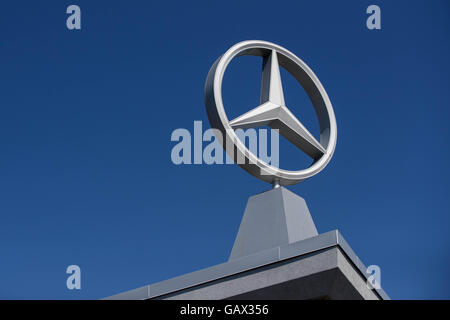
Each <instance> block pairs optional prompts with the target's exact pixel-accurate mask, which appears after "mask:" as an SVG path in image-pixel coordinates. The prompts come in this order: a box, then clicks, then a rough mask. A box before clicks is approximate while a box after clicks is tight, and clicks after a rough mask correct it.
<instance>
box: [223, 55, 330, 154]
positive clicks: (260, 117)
mask: <svg viewBox="0 0 450 320" xmlns="http://www.w3.org/2000/svg"><path fill="white" fill-rule="evenodd" d="M230 125H231V127H232V128H233V129H239V128H254V127H259V126H266V125H267V126H270V127H271V128H273V129H278V130H279V132H280V134H281V135H282V136H284V137H285V138H286V139H288V140H289V141H290V142H292V143H293V144H294V145H296V146H297V147H298V148H300V149H301V150H302V151H303V152H305V153H306V154H308V155H309V156H310V157H311V158H313V159H315V160H317V159H319V158H320V157H322V155H324V154H325V153H326V150H325V148H324V147H323V146H322V145H321V144H320V142H318V141H317V140H316V138H314V136H313V135H312V134H311V133H310V132H309V131H308V130H307V129H306V128H305V126H304V125H303V124H302V123H301V122H300V121H299V120H298V119H297V118H296V117H295V116H294V115H293V114H292V112H291V111H290V110H289V109H288V108H287V107H286V104H285V102H284V94H283V86H282V83H281V76H280V67H279V65H278V57H277V52H276V51H275V50H272V51H271V53H270V54H269V55H268V56H266V57H264V58H263V71H262V79H261V95H260V105H259V106H258V107H256V108H254V109H252V110H250V111H249V112H246V113H244V114H243V115H241V116H239V117H237V118H235V119H233V120H232V121H230Z"/></svg>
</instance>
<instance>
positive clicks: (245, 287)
mask: <svg viewBox="0 0 450 320" xmlns="http://www.w3.org/2000/svg"><path fill="white" fill-rule="evenodd" d="M367 276H368V275H367V274H366V267H365V266H364V264H363V263H362V262H361V261H360V260H359V258H358V257H357V256H356V254H355V253H354V252H353V250H352V249H351V248H350V246H349V245H348V244H347V242H346V241H345V240H344V238H343V237H342V235H341V234H340V233H339V231H337V230H335V231H330V232H327V233H324V234H320V235H318V234H317V230H316V227H315V225H314V222H313V220H312V218H311V215H310V214H309V211H308V208H307V206H306V203H305V201H304V200H303V199H302V198H300V197H299V196H297V195H295V194H293V193H292V192H290V191H289V190H287V189H285V188H277V189H273V190H270V191H267V192H265V193H262V194H259V195H256V196H254V197H251V198H250V199H249V201H248V203H247V207H246V210H245V213H244V217H243V219H242V222H241V225H240V228H239V232H238V235H237V237H236V240H235V243H234V246H233V250H232V253H231V255H230V259H229V260H228V261H227V262H225V263H222V264H219V265H215V266H213V267H209V268H206V269H203V270H199V271H195V272H192V273H188V274H185V275H182V276H179V277H176V278H172V279H169V280H165V281H162V282H158V283H154V284H150V285H146V286H143V287H141V288H138V289H134V290H130V291H127V292H123V293H119V294H117V295H114V296H111V297H108V298H107V299H140V300H144V299H191V300H192V299H376V300H380V299H389V297H388V296H387V294H386V293H385V292H384V291H383V289H381V288H380V289H372V288H370V287H369V286H368V285H367V284H366V280H367Z"/></svg>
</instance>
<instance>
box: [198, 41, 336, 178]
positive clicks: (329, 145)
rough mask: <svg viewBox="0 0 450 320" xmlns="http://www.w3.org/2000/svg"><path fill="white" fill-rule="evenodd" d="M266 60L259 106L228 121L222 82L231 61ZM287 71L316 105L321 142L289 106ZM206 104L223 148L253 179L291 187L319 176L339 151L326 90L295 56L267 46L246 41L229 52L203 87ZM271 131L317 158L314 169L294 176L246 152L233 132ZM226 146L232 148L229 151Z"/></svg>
mask: <svg viewBox="0 0 450 320" xmlns="http://www.w3.org/2000/svg"><path fill="white" fill-rule="evenodd" d="M242 55H253V56H260V57H262V58H263V68H262V79H261V95H260V105H259V106H258V107H256V108H254V109H253V110H250V111H249V112H247V113H245V114H243V115H241V116H239V117H237V118H235V119H233V120H231V121H229V120H228V118H227V115H226V113H225V109H224V105H223V101H222V79H223V75H224V72H225V69H226V68H227V66H228V64H229V63H230V61H231V60H232V59H233V58H235V57H238V56H242ZM279 65H281V66H282V67H284V68H285V69H286V70H287V71H288V72H289V73H291V74H292V76H293V77H294V78H295V79H296V80H297V81H298V82H299V83H300V84H301V85H302V86H303V88H304V89H305V91H306V93H307V94H308V96H309V98H310V99H311V102H312V104H313V105H314V108H315V111H316V114H317V117H318V119H319V126H320V142H319V141H317V140H316V138H314V136H313V135H312V134H311V133H310V132H309V131H308V130H307V129H306V128H305V126H304V125H303V124H302V123H301V122H300V121H299V120H298V119H297V118H296V117H295V116H294V115H293V114H292V112H291V111H290V110H289V109H288V108H287V107H286V104H285V101H284V95H283V86H282V84H281V76H280V68H279ZM205 104H206V110H207V113H208V118H209V121H210V123H211V127H213V128H216V129H219V130H220V131H221V132H222V135H223V136H224V137H225V139H224V140H223V141H222V145H223V147H224V148H225V150H226V151H227V152H228V154H229V155H230V156H231V157H232V158H233V159H234V160H235V161H236V159H243V158H245V160H246V161H245V163H239V162H238V164H239V165H240V166H241V167H242V168H243V169H244V170H246V171H247V172H249V173H250V174H252V175H253V176H255V177H257V178H259V179H261V180H263V181H266V182H269V183H273V184H275V185H278V184H279V185H292V184H295V183H298V182H301V181H303V180H306V179H308V178H310V177H312V176H313V175H315V174H316V173H318V172H320V171H321V170H322V169H323V168H324V167H325V166H326V165H327V164H328V162H329V161H330V159H331V157H332V155H333V152H334V149H335V147H336V139H337V127H336V118H335V116H334V111H333V107H332V105H331V102H330V99H329V98H328V95H327V93H326V92H325V89H324V88H323V86H322V84H321V83H320V81H319V79H318V78H317V77H316V75H315V74H314V73H313V72H312V70H311V69H310V68H309V67H308V66H307V65H306V64H305V63H304V62H303V61H302V60H300V59H299V58H298V57H297V56H295V55H294V54H293V53H291V52H290V51H288V50H286V49H284V48H283V47H280V46H278V45H276V44H273V43H270V42H266V41H258V40H251V41H243V42H239V43H237V44H236V45H234V46H233V47H231V48H230V49H229V50H228V51H227V52H225V54H224V55H223V56H221V57H220V58H219V59H218V60H217V61H216V62H215V63H214V64H213V66H212V67H211V70H210V71H209V73H208V77H207V79H206V84H205ZM266 125H268V126H270V127H271V128H274V129H278V130H279V132H280V134H281V135H282V136H284V137H285V138H286V139H288V140H289V141H290V142H291V143H293V144H294V145H295V146H297V147H298V148H300V149H301V150H302V151H303V152H305V153H306V154H307V155H309V156H310V157H311V158H312V159H313V163H312V164H311V166H310V167H308V168H306V169H303V170H298V171H290V170H283V169H280V168H275V167H273V166H271V165H269V164H268V163H266V162H264V161H262V160H261V159H259V158H258V157H257V156H256V155H255V154H253V153H252V152H251V151H250V150H248V149H247V148H246V146H245V144H244V143H243V142H242V141H241V140H240V139H239V138H238V137H237V135H236V133H235V132H234V130H235V129H238V128H253V127H258V126H266ZM226 145H233V146H234V147H233V148H232V149H233V150H231V152H230V150H227V148H226Z"/></svg>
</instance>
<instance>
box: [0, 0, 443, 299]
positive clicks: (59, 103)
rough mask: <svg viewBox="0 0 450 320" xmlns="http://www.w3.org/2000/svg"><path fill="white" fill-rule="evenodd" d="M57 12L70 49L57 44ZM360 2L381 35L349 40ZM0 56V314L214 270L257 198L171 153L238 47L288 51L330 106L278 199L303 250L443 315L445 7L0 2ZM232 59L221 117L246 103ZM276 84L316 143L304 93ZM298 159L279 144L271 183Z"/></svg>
mask: <svg viewBox="0 0 450 320" xmlns="http://www.w3.org/2000/svg"><path fill="white" fill-rule="evenodd" d="M70 4H77V5H79V6H80V7H81V11H82V30H81V31H69V30H67V28H66V17H67V15H66V13H65V11H66V7H67V6H68V5H70ZM370 4H378V5H379V6H380V7H381V14H382V29H381V30H378V31H370V30H368V29H367V28H366V26H365V20H366V18H367V14H366V13H365V9H366V8H367V6H368V5H370ZM0 39H1V40H0V147H1V148H0V217H1V220H0V298H3V299H5V298H17V299H22V298H27V299H47V298H54V299H81V298H82V299H97V298H102V297H105V296H109V295H112V294H115V293H118V292H121V291H124V290H127V289H133V288H135V287H139V286H142V285H145V284H149V283H153V282H157V281H161V280H165V279H168V278H171V277H174V276H177V275H181V274H184V273H187V272H191V271H195V270H198V269H201V268H204V267H208V266H212V265H215V264H218V263H221V262H224V261H225V260H227V258H228V255H229V253H230V250H231V247H232V244H233V241H234V237H235V235H236V232H237V229H238V226H239V223H240V219H241V217H242V214H243V211H244V207H245V204H246V201H247V198H248V197H249V196H251V195H253V194H256V193H258V192H261V191H264V190H267V189H268V188H269V185H267V184H265V183H263V182H261V181H258V180H256V179H255V178H254V177H252V176H250V175H249V174H247V173H246V172H245V171H243V170H242V169H240V168H239V167H238V166H236V165H224V166H220V165H213V166H208V165H196V166H194V165H192V166H176V165H174V164H173V163H172V162H171V159H170V151H171V149H172V147H173V146H174V143H173V142H171V141H170V135H171V132H172V131H173V130H174V129H176V128H188V129H191V128H192V127H193V121H194V120H202V121H204V126H205V127H209V122H208V120H207V116H206V112H205V108H204V103H203V85H204V81H205V77H206V74H207V72H208V70H209V68H210V66H211V64H212V63H213V61H214V60H215V59H216V58H217V57H218V56H219V55H221V54H222V53H224V52H225V51H226V50H227V49H228V48H229V47H230V46H231V45H233V44H234V43H236V42H238V41H241V40H248V39H261V40H267V41H272V42H275V43H277V44H280V45H282V46H284V47H285V48H287V49H288V50H290V51H292V52H294V53H295V54H296V55H297V56H299V57H300V58H301V59H303V60H304V61H305V62H306V63H307V64H308V65H309V66H310V67H311V68H312V69H313V70H314V72H315V73H316V74H317V76H318V77H319V79H320V80H321V82H322V83H323V85H324V86H325V88H326V90H327V92H328V94H329V96H330V98H331V101H332V103H333V106H334V109H335V113H336V118H337V123H338V144H337V148H336V152H335V155H334V157H333V159H332V161H331V162H330V164H329V165H328V166H327V168H326V169H325V170H324V171H322V172H321V173H320V174H319V175H317V176H315V177H314V178H312V179H310V180H308V181H306V182H304V183H301V184H299V185H296V186H292V187H289V189H290V190H292V191H294V192H295V193H297V194H299V195H301V196H302V197H304V198H305V199H306V201H307V203H308V205H309V208H310V211H311V213H312V215H313V218H314V220H315V223H316V225H317V227H318V230H319V232H320V233H322V232H327V231H330V230H334V229H339V230H340V231H341V232H342V234H343V235H344V237H345V238H346V239H347V241H348V242H349V243H350V245H351V246H352V248H353V249H354V250H355V252H356V253H357V254H358V255H359V257H360V258H361V259H362V260H363V262H364V263H365V264H366V265H370V264H377V265H379V266H380V267H381V272H382V278H381V282H382V286H383V287H384V289H385V291H386V292H387V293H388V294H389V295H390V296H391V297H392V298H395V299H401V298H414V299H420V298H450V296H449V290H448V286H449V284H450V275H449V267H450V236H449V225H450V215H449V213H450V212H449V211H450V197H449V190H450V189H449V181H450V179H449V178H450V170H449V163H450V153H449V137H450V129H449V120H450V109H449V107H450V106H449V101H450V91H449V89H450V59H449V57H450V41H449V39H450V4H449V2H448V1H446V0H443V1H437V0H432V1H356V0H355V1H300V0H296V1H275V2H274V1H268V2H265V1H226V2H219V1H205V2H197V1H176V2H174V1H170V2H164V1H157V2H154V1H85V0H83V1H82V0H74V1H6V2H4V3H2V8H1V13H0ZM247 58H248V57H245V58H243V59H242V60H241V61H242V62H245V61H246V60H248V61H249V64H246V63H240V61H238V62H236V63H234V64H232V65H231V66H230V68H231V69H230V72H229V73H227V75H226V78H225V84H224V90H225V91H226V92H225V93H224V98H225V103H226V105H227V108H228V110H230V113H231V114H233V112H236V113H239V112H240V110H245V109H248V108H250V107H254V106H256V103H257V101H258V92H257V91H258V84H259V74H258V71H259V68H260V65H259V61H258V60H254V59H256V58H249V59H247ZM250 60H251V62H250ZM232 67H234V69H233V68H232ZM283 80H284V79H283ZM283 84H284V86H285V94H286V102H287V104H288V105H289V107H290V108H291V110H293V112H295V113H296V114H305V119H304V120H305V122H306V123H309V124H310V125H311V126H312V127H314V125H315V123H314V121H315V120H314V118H313V111H312V107H311V106H310V105H308V103H309V102H308V101H307V100H306V99H305V96H304V93H303V92H302V89H301V87H299V86H297V85H296V84H295V83H294V82H293V81H292V79H289V78H288V77H286V80H285V82H284V83H283ZM311 130H314V128H312V129H311ZM296 157H297V155H296V156H294V153H292V156H291V153H290V149H289V147H288V146H285V145H282V146H281V155H280V161H281V162H280V163H281V166H282V167H286V168H288V169H293V168H297V167H298V163H300V162H301V161H300V160H298V162H297V159H300V158H296ZM71 264H77V265H79V266H80V267H81V270H82V289H81V290H79V291H76V290H73V291H69V290H68V289H67V288H66V277H67V275H66V273H65V270H66V267H67V266H68V265H71Z"/></svg>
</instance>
